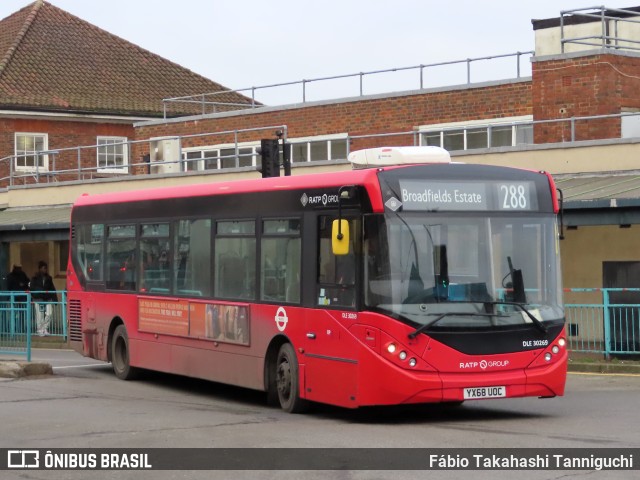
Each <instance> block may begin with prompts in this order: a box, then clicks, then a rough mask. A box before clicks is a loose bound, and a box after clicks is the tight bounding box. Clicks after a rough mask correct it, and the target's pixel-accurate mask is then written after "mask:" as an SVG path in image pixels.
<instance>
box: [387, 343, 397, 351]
mask: <svg viewBox="0 0 640 480" xmlns="http://www.w3.org/2000/svg"><path fill="white" fill-rule="evenodd" d="M395 351H396V344H395V343H390V344H389V345H388V346H387V352H389V353H395Z"/></svg>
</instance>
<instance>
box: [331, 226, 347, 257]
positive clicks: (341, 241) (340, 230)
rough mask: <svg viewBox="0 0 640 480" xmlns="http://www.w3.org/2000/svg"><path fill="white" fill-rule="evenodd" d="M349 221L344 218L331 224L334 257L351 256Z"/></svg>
mask: <svg viewBox="0 0 640 480" xmlns="http://www.w3.org/2000/svg"><path fill="white" fill-rule="evenodd" d="M349 245H350V242H349V221H348V220H345V219H344V218H342V219H340V220H334V221H333V223H332V224H331V249H332V250H333V254H334V255H348V254H349Z"/></svg>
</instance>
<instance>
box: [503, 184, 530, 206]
mask: <svg viewBox="0 0 640 480" xmlns="http://www.w3.org/2000/svg"><path fill="white" fill-rule="evenodd" d="M528 200H529V189H528V188H527V185H523V184H521V183H519V184H518V183H511V184H508V185H504V184H503V185H500V208H501V209H502V210H527V209H529V201H528Z"/></svg>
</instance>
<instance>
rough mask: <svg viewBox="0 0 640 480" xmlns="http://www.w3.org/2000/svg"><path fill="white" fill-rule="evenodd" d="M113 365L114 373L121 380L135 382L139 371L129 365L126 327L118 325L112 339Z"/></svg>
mask: <svg viewBox="0 0 640 480" xmlns="http://www.w3.org/2000/svg"><path fill="white" fill-rule="evenodd" d="M111 365H112V366H113V372H114V373H115V374H116V377H118V378H119V379H121V380H133V379H134V378H136V377H137V376H138V374H139V372H140V371H139V369H137V368H135V367H132V366H131V365H130V364H129V336H128V335H127V329H126V327H125V326H124V325H118V326H117V327H116V329H115V330H114V332H113V337H112V339H111Z"/></svg>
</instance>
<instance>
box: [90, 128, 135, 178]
mask: <svg viewBox="0 0 640 480" xmlns="http://www.w3.org/2000/svg"><path fill="white" fill-rule="evenodd" d="M104 140H109V141H110V143H105V144H102V145H101V144H100V142H101V141H104ZM128 141H129V139H128V138H127V137H113V136H100V135H99V136H98V137H96V169H97V171H98V172H99V173H127V172H128V171H129V145H128V143H127V142H128ZM117 143H122V144H123V145H122V165H119V166H114V167H110V166H106V167H105V166H100V154H101V153H100V150H101V149H103V148H105V147H107V146H108V145H110V144H117ZM105 154H106V155H107V156H108V152H105ZM107 163H108V162H107Z"/></svg>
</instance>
